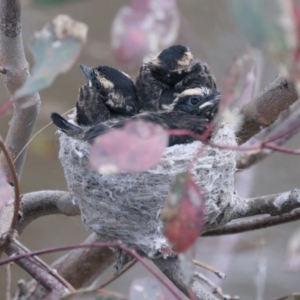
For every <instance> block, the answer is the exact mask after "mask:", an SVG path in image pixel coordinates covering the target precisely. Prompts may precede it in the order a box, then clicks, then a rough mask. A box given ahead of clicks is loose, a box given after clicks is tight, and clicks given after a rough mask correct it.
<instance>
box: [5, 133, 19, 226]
mask: <svg viewBox="0 0 300 300" xmlns="http://www.w3.org/2000/svg"><path fill="white" fill-rule="evenodd" d="M0 148H1V150H2V153H3V154H4V156H5V158H6V161H7V164H8V165H9V168H10V173H11V176H12V179H13V185H14V188H15V201H14V215H13V219H12V221H11V228H15V226H16V225H17V222H18V216H19V209H20V187H19V180H18V176H17V171H16V168H15V165H14V163H13V160H12V158H11V156H10V153H9V151H8V150H7V148H6V146H5V144H4V142H3V140H2V138H1V137H0Z"/></svg>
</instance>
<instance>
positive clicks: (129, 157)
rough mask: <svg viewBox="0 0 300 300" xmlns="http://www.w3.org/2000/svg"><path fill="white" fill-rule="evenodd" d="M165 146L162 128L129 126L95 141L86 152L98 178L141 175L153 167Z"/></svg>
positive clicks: (133, 124) (138, 122)
mask: <svg viewBox="0 0 300 300" xmlns="http://www.w3.org/2000/svg"><path fill="white" fill-rule="evenodd" d="M167 143H168V134H167V132H165V131H164V130H163V128H162V127H160V126H158V125H156V124H153V123H146V122H142V121H137V122H129V123H128V124H126V125H125V126H124V128H122V129H112V130H110V131H109V132H107V133H106V134H103V135H101V136H100V137H98V138H97V139H96V141H95V143H94V145H93V146H92V147H91V150H90V163H91V165H92V167H93V168H94V169H96V170H98V172H99V173H102V174H112V173H118V172H142V171H146V170H148V169H150V168H151V167H154V166H155V165H156V164H157V163H158V162H159V160H160V158H161V156H162V155H163V153H164V150H165V148H166V146H167Z"/></svg>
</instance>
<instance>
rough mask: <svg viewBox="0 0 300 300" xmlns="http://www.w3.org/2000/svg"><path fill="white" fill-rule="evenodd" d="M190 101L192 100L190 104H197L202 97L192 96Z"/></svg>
mask: <svg viewBox="0 0 300 300" xmlns="http://www.w3.org/2000/svg"><path fill="white" fill-rule="evenodd" d="M189 102H190V104H192V105H197V104H199V102H200V99H199V98H196V97H191V98H190V99H189Z"/></svg>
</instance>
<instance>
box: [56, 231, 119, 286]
mask: <svg viewBox="0 0 300 300" xmlns="http://www.w3.org/2000/svg"><path fill="white" fill-rule="evenodd" d="M96 242H99V238H98V237H97V235H96V234H95V233H93V234H91V235H90V236H89V237H88V238H87V239H86V240H85V241H84V242H83V244H91V243H96ZM115 260H116V256H115V254H114V253H113V252H112V251H111V250H110V249H109V248H107V247H102V248H88V249H77V250H73V251H71V252H69V253H68V254H66V255H64V256H63V257H61V258H59V259H58V260H57V261H55V262H54V263H53V264H52V267H53V268H54V269H56V270H57V271H58V273H59V274H60V275H62V276H63V277H64V278H65V279H66V280H67V281H68V282H69V283H71V284H72V286H74V287H75V288H81V287H85V286H88V285H89V284H91V283H92V282H93V281H94V280H95V279H96V278H97V277H98V276H99V275H100V274H102V273H103V272H104V271H105V270H106V269H107V268H108V267H109V266H110V265H111V264H112V263H113V262H114V261H115Z"/></svg>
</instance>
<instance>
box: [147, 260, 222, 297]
mask: <svg viewBox="0 0 300 300" xmlns="http://www.w3.org/2000/svg"><path fill="white" fill-rule="evenodd" d="M153 263H154V264H155V265H156V266H157V267H158V268H159V269H160V270H161V271H162V272H163V273H164V274H165V275H166V276H167V277H168V278H169V279H170V280H171V281H172V282H173V284H174V285H175V286H176V287H177V288H178V289H179V290H180V291H181V292H182V293H184V294H185V295H186V296H189V292H188V290H187V287H186V284H185V281H184V278H183V276H182V272H181V267H180V264H179V260H178V258H167V259H165V258H160V259H153ZM192 291H193V293H194V294H195V296H196V299H201V300H217V298H216V297H215V296H214V295H212V294H211V293H209V292H208V291H207V290H205V289H204V288H203V287H202V285H201V284H200V283H199V281H198V280H194V281H193V283H192ZM191 299H193V298H191Z"/></svg>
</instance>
